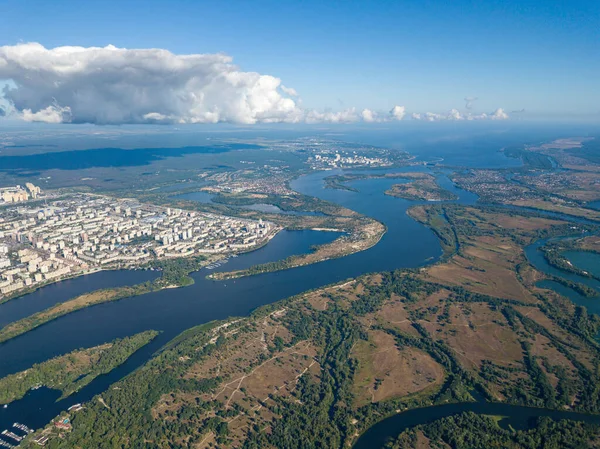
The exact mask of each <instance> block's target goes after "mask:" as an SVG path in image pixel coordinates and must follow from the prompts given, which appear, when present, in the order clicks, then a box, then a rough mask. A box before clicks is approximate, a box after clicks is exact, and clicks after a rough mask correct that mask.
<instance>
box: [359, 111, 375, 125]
mask: <svg viewBox="0 0 600 449" xmlns="http://www.w3.org/2000/svg"><path fill="white" fill-rule="evenodd" d="M376 115H377V114H376V113H375V112H373V111H371V110H370V109H363V110H362V112H361V113H360V116H361V118H362V120H363V122H366V123H372V122H375V121H377V117H376Z"/></svg>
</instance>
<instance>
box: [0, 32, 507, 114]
mask: <svg viewBox="0 0 600 449" xmlns="http://www.w3.org/2000/svg"><path fill="white" fill-rule="evenodd" d="M0 79H5V80H10V81H9V84H8V85H6V86H5V87H4V89H3V90H2V92H1V94H0V107H3V109H0V116H2V115H12V116H16V117H20V118H21V119H22V120H25V121H28V122H46V123H94V124H125V123H182V124H184V123H218V122H229V123H240V124H254V123H279V122H284V123H298V122H304V123H355V122H360V121H362V122H365V123H382V122H391V121H397V120H402V119H404V117H405V116H406V114H407V112H406V108H405V107H404V106H394V107H393V108H392V109H391V110H390V111H388V112H377V111H374V110H372V109H363V110H361V111H357V110H356V109H355V108H346V109H344V110H341V111H324V112H320V111H316V110H310V109H303V108H302V107H301V104H302V103H301V99H300V97H299V95H298V92H297V91H296V90H295V89H293V88H292V87H289V86H285V85H284V84H282V82H281V80H280V79H279V78H276V77H274V76H270V75H263V74H260V73H256V72H245V71H242V70H241V69H240V68H238V67H237V66H236V65H234V64H233V62H232V58H231V57H230V56H227V55H224V54H190V55H176V54H173V53H171V52H169V51H167V50H162V49H125V48H117V47H114V46H112V45H109V46H107V47H57V48H52V49H47V48H45V47H44V46H42V45H40V44H38V43H23V44H17V45H13V46H3V47H0ZM483 116H485V118H489V119H494V120H500V119H505V118H508V116H507V115H506V113H505V112H504V111H503V110H502V109H498V110H496V111H495V112H494V113H492V114H490V115H489V116H487V115H485V114H483ZM412 117H413V119H416V120H429V121H437V120H462V119H467V120H472V119H475V117H476V116H472V115H470V114H467V115H466V116H463V115H461V114H460V113H459V112H458V111H457V110H455V109H453V110H452V111H450V112H449V113H448V114H435V113H431V112H428V113H425V114H420V113H413V114H412ZM477 117H480V118H481V117H482V116H477Z"/></svg>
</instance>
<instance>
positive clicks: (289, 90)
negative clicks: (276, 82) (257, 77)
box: [281, 84, 298, 97]
mask: <svg viewBox="0 0 600 449" xmlns="http://www.w3.org/2000/svg"><path fill="white" fill-rule="evenodd" d="M281 91H282V92H283V93H284V94H287V95H289V96H290V97H297V96H298V92H296V89H294V88H293V87H287V86H284V85H283V84H282V85H281Z"/></svg>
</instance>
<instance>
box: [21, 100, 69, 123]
mask: <svg viewBox="0 0 600 449" xmlns="http://www.w3.org/2000/svg"><path fill="white" fill-rule="evenodd" d="M21 117H22V118H23V120H24V121H26V122H44V123H69V122H70V121H71V108H70V107H69V106H65V107H61V106H59V105H58V104H52V105H50V106H48V107H47V108H45V109H40V110H39V111H37V112H33V111H32V110H31V109H23V112H22V113H21Z"/></svg>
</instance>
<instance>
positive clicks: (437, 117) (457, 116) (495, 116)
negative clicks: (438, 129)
mask: <svg viewBox="0 0 600 449" xmlns="http://www.w3.org/2000/svg"><path fill="white" fill-rule="evenodd" d="M411 117H412V119H413V120H424V121H428V122H438V121H441V120H450V121H459V120H508V119H509V118H510V117H509V115H508V114H507V113H506V112H504V110H503V109H502V108H498V109H496V111H494V112H493V113H491V114H486V113H482V114H471V113H470V112H468V113H466V114H462V113H461V112H460V111H459V110H458V109H451V110H450V111H448V113H446V114H437V113H435V112H426V113H425V114H421V113H412V115H411Z"/></svg>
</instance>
